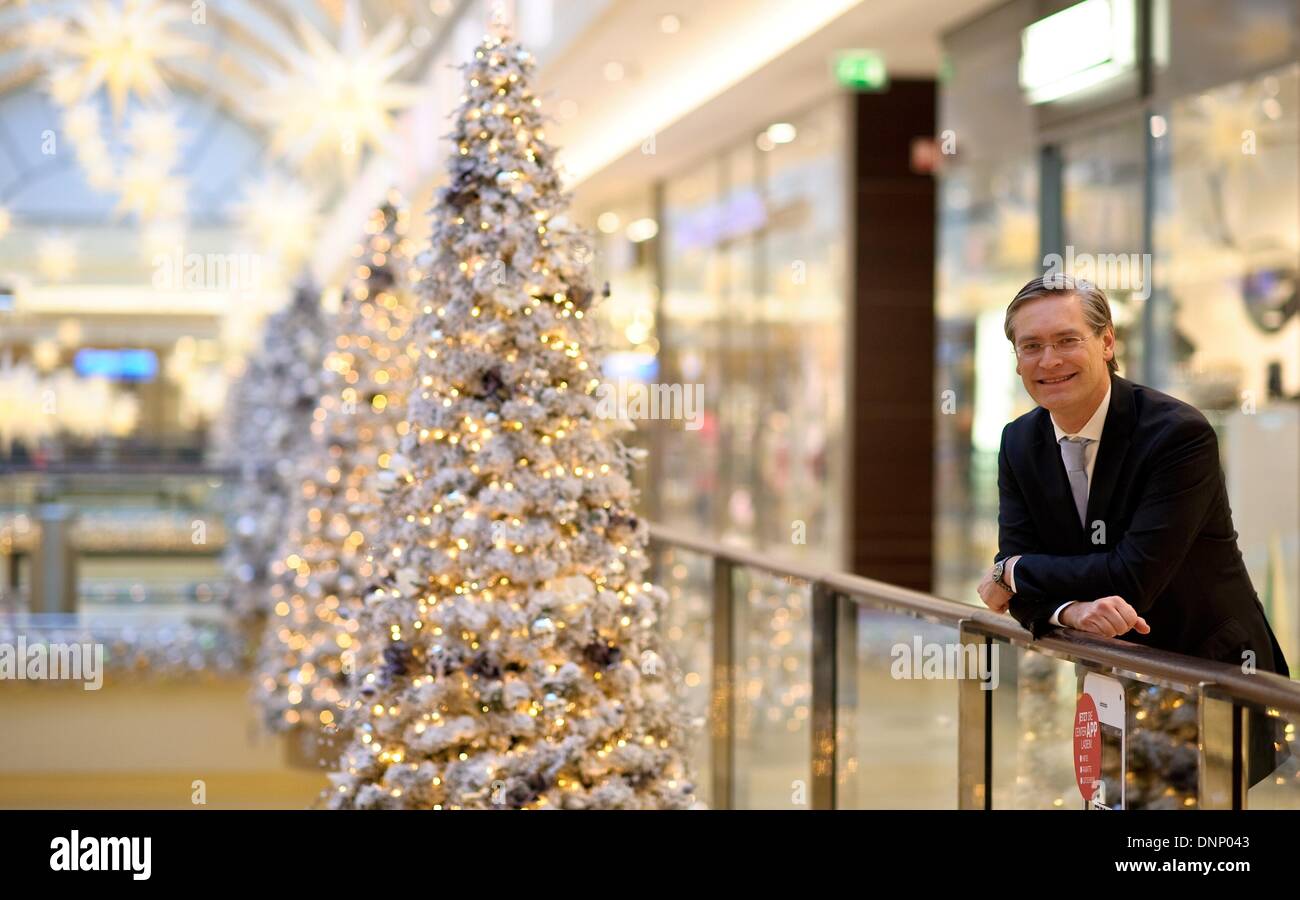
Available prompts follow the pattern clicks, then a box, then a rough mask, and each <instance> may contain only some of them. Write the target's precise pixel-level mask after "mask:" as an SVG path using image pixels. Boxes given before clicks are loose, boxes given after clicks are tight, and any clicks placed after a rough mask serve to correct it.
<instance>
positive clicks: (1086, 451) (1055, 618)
mask: <svg viewBox="0 0 1300 900" xmlns="http://www.w3.org/2000/svg"><path fill="white" fill-rule="evenodd" d="M1109 410H1110V385H1109V383H1108V384H1107V386H1106V396H1105V397H1102V398H1101V403H1100V404H1098V406H1097V409H1096V411H1095V412H1094V413H1093V414H1092V418H1091V419H1089V420H1088V422H1087V424H1086V425H1084V426H1083V427H1082V428H1080V429H1079V430H1078V431H1076V432H1075V433H1074V434H1069V433H1068V432H1066V431H1063V430H1062V429H1061V426H1060V425H1058V424H1056V417H1055V416H1053V417H1052V430H1053V431H1055V432H1056V445H1057V447H1058V448H1060V449H1061V461H1062V462H1064V461H1065V448H1063V447H1061V438H1064V437H1082V438H1089V439H1090V440H1091V443H1089V444H1086V445H1084V448H1083V464H1084V469H1085V470H1086V472H1087V474H1088V491H1089V493H1091V492H1092V470H1093V468H1094V467H1095V466H1096V464H1097V451H1098V449H1100V447H1101V432H1102V430H1103V429H1105V427H1106V413H1107V412H1108V411H1109ZM1019 559H1020V557H1018V556H1017V557H1016V558H1015V559H1013V560H1012V561H1011V563H1010V565H1008V566H1007V571H1006V580H1007V584H1009V585H1011V592H1012V593H1015V590H1016V576H1015V572H1016V560H1019ZM1073 602H1074V601H1073V600H1068V601H1066V602H1065V603H1062V604H1061V605H1060V606H1058V607H1057V608H1056V612H1054V613H1052V619H1051V622H1052V624H1053V625H1060V624H1061V620H1060V615H1061V610H1063V609H1065V608H1066V607H1067V606H1069V605H1070V604H1071V603H1073Z"/></svg>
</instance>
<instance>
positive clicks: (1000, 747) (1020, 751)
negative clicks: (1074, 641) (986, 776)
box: [991, 641, 1199, 809]
mask: <svg viewBox="0 0 1300 900" xmlns="http://www.w3.org/2000/svg"><path fill="white" fill-rule="evenodd" d="M995 645H996V646H998V647H999V658H1000V666H999V668H1000V673H999V674H1000V682H1001V683H1000V684H999V686H998V689H997V690H996V691H995V692H994V695H993V720H992V725H991V727H992V729H993V739H992V744H993V763H992V782H993V783H992V803H993V808H994V809H1082V808H1084V807H1085V805H1086V804H1085V801H1084V799H1083V795H1082V794H1081V792H1080V789H1079V786H1078V782H1077V780H1076V775H1075V759H1074V755H1075V743H1074V740H1075V724H1076V723H1075V719H1076V709H1077V706H1078V701H1079V697H1080V695H1081V694H1082V693H1083V692H1084V688H1085V683H1086V682H1087V679H1088V676H1089V675H1090V674H1092V675H1093V676H1094V677H1102V678H1105V679H1107V680H1106V681H1105V682H1104V683H1103V684H1101V685H1099V686H1097V687H1093V688H1092V689H1091V691H1090V692H1091V693H1093V694H1094V696H1095V697H1098V698H1101V697H1102V696H1103V691H1106V690H1111V689H1113V690H1114V691H1115V697H1116V702H1115V703H1113V704H1111V709H1115V708H1116V706H1122V709H1123V727H1120V724H1119V723H1120V719H1119V714H1118V713H1115V714H1114V715H1108V714H1107V713H1105V712H1104V711H1103V712H1100V713H1099V716H1100V719H1101V721H1100V722H1099V723H1098V725H1099V731H1098V734H1097V739H1098V746H1097V749H1098V751H1099V759H1100V766H1101V775H1102V778H1103V780H1104V782H1105V802H1106V805H1108V806H1112V807H1113V806H1117V805H1119V806H1122V808H1124V809H1195V808H1196V807H1197V789H1198V775H1199V754H1198V746H1197V745H1198V739H1199V738H1198V735H1199V732H1198V723H1197V706H1198V701H1197V697H1196V694H1195V693H1194V692H1192V691H1191V690H1190V689H1188V688H1185V687H1183V686H1178V685H1168V684H1153V683H1149V682H1147V681H1143V680H1137V679H1134V678H1131V677H1128V676H1125V675H1115V674H1103V673H1101V672H1098V671H1097V670H1096V669H1094V668H1090V667H1087V666H1084V665H1082V664H1080V663H1076V662H1073V661H1070V660H1067V659H1059V658H1056V657H1052V656H1048V655H1046V654H1042V653H1038V652H1036V651H1033V650H1027V649H1025V648H1023V647H1015V646H1011V645H1008V644H1007V643H1005V642H1003V641H996V642H995ZM1087 683H1089V684H1091V683H1092V682H1087ZM1108 718H1109V721H1108ZM1121 779H1122V782H1123V783H1122V786H1121V783H1120V782H1121ZM1117 794H1118V795H1119V801H1118V803H1117V802H1116V795H1117Z"/></svg>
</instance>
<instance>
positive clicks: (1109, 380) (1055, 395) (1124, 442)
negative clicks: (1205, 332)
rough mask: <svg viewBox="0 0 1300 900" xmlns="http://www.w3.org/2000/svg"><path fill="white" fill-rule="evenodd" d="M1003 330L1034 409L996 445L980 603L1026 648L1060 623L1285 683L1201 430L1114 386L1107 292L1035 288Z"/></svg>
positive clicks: (1195, 418) (1177, 412)
mask: <svg viewBox="0 0 1300 900" xmlns="http://www.w3.org/2000/svg"><path fill="white" fill-rule="evenodd" d="M1005 330H1006V334H1007V338H1008V339H1009V340H1010V341H1011V342H1012V345H1013V346H1014V348H1015V353H1016V359H1017V363H1016V372H1017V374H1019V375H1020V377H1021V380H1022V381H1023V382H1024V385H1025V389H1026V390H1027V391H1028V392H1029V395H1030V396H1031V397H1033V399H1034V400H1035V401H1036V402H1037V403H1038V407H1039V408H1038V409H1035V410H1033V411H1032V412H1029V413H1026V414H1025V415H1023V416H1021V417H1020V418H1018V419H1016V420H1015V421H1014V422H1011V423H1010V424H1008V425H1007V426H1006V428H1005V429H1004V430H1003V432H1002V448H1001V450H1000V452H999V454H998V491H999V508H998V545H999V553H998V559H997V561H996V562H995V563H994V565H993V567H992V568H991V569H990V570H989V572H988V573H987V574H986V576H985V578H984V580H983V581H982V582H981V584H980V586H979V594H980V597H981V599H983V601H984V603H985V604H986V605H988V606H989V607H990V608H991V609H994V610H996V611H999V612H1001V611H1004V610H1009V611H1010V613H1011V614H1012V615H1013V616H1014V617H1015V618H1016V620H1017V621H1019V622H1020V624H1021V625H1023V626H1024V627H1025V628H1026V629H1028V630H1029V631H1030V632H1031V633H1032V634H1033V635H1034V637H1036V638H1037V637H1040V636H1042V635H1043V634H1044V633H1045V632H1047V631H1048V630H1049V629H1051V628H1052V627H1053V626H1055V625H1063V626H1068V627H1071V628H1076V629H1079V630H1081V631H1088V632H1093V633H1095V634H1100V635H1103V636H1106V637H1118V638H1121V639H1123V640H1127V641H1132V642H1134V643H1136V644H1142V645H1145V646H1149V647H1155V648H1159V649H1163V650H1171V651H1174V652H1177V653H1184V654H1188V655H1190V656H1199V657H1202V658H1204V659H1211V660H1217V661H1219V662H1225V663H1231V664H1232V665H1235V666H1243V668H1244V670H1247V671H1248V670H1249V669H1248V667H1246V665H1245V664H1247V663H1253V666H1254V667H1255V668H1256V669H1259V670H1261V671H1268V672H1277V673H1279V674H1281V675H1288V674H1289V672H1288V669H1287V664H1286V660H1285V659H1284V658H1283V656H1282V649H1281V647H1279V646H1278V642H1277V639H1276V637H1274V635H1273V631H1272V629H1271V628H1270V627H1269V624H1268V621H1267V619H1266V618H1265V616H1264V609H1263V607H1262V606H1261V605H1260V602H1259V599H1258V597H1257V596H1256V594H1255V589H1254V587H1252V585H1251V582H1250V576H1249V574H1248V573H1247V571H1246V566H1245V563H1244V562H1243V560H1242V557H1241V551H1240V550H1239V549H1238V548H1237V532H1236V529H1235V528H1234V527H1233V524H1232V512H1231V510H1230V509H1229V506H1228V492H1227V488H1226V485H1225V482H1224V477H1223V469H1222V467H1221V465H1220V463H1219V447H1218V440H1217V438H1216V436H1215V433H1214V429H1213V428H1212V427H1211V426H1210V424H1209V422H1207V421H1206V419H1205V417H1204V416H1203V415H1202V414H1201V413H1200V412H1199V411H1198V410H1197V409H1196V408H1195V407H1193V406H1190V405H1188V404H1186V403H1183V402H1182V401H1180V400H1176V399H1174V398H1173V397H1170V396H1168V395H1166V394H1162V393H1160V392H1159V391H1155V390H1152V389H1151V388H1148V387H1144V386H1142V385H1139V384H1134V383H1132V382H1130V381H1127V380H1125V379H1123V378H1120V377H1119V375H1117V374H1116V372H1117V368H1118V367H1117V365H1116V362H1115V332H1114V327H1113V324H1112V322H1111V316H1110V305H1109V303H1108V302H1107V300H1106V296H1105V294H1104V293H1102V291H1101V290H1099V289H1098V288H1096V287H1095V286H1093V285H1091V284H1089V283H1088V282H1084V281H1077V282H1076V281H1075V280H1073V279H1070V278H1068V277H1065V276H1060V275H1053V274H1049V275H1045V276H1043V277H1040V278H1036V279H1034V280H1033V281H1031V282H1029V284H1027V285H1025V287H1024V288H1022V289H1021V290H1020V292H1019V293H1018V294H1017V295H1016V297H1015V299H1014V300H1012V302H1011V304H1010V306H1008V307H1007V315H1006V322H1005ZM1252 768H1254V766H1252Z"/></svg>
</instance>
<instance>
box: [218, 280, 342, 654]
mask: <svg viewBox="0 0 1300 900" xmlns="http://www.w3.org/2000/svg"><path fill="white" fill-rule="evenodd" d="M326 335H327V328H326V323H325V319H324V317H323V316H322V315H321V309H320V294H319V293H318V292H317V291H316V290H315V289H314V288H313V287H311V286H310V285H307V284H303V285H300V286H299V287H298V288H296V289H295V291H294V297H293V300H292V302H290V303H289V305H288V306H286V307H285V308H284V309H282V310H279V311H278V312H276V313H273V314H272V315H270V316H268V317H267V320H266V324H265V327H264V330H263V333H262V345H261V348H260V350H259V351H258V352H257V353H254V354H252V355H251V356H250V357H249V359H248V360H247V362H246V368H245V370H244V374H243V376H242V377H241V378H240V379H239V380H238V381H237V382H235V384H234V385H233V386H232V387H231V392H230V396H229V397H228V399H227V401H226V408H225V425H224V428H223V431H224V432H225V434H226V439H225V441H224V450H223V453H222V457H223V460H222V461H223V462H224V463H225V464H227V465H230V466H234V467H236V468H237V469H238V476H237V480H236V482H235V485H234V487H233V489H232V490H231V492H230V494H229V495H228V499H229V503H228V505H227V507H226V513H227V517H228V521H229V522H230V527H229V528H228V529H227V534H228V535H229V537H228V539H227V541H228V542H227V545H226V551H225V558H224V564H225V569H226V573H227V577H228V578H229V582H230V585H231V588H230V605H231V609H232V610H233V612H234V614H235V617H236V619H237V621H238V623H239V625H240V627H241V629H242V630H243V631H244V633H245V635H246V636H247V637H248V638H249V639H250V640H254V639H255V638H256V635H257V634H258V632H259V631H260V629H261V626H262V623H263V622H264V621H265V618H266V615H267V612H268V609H269V603H268V599H269V593H268V590H269V584H268V577H267V576H268V570H269V567H270V563H271V559H272V555H273V552H274V549H275V547H276V545H277V543H278V542H279V540H280V538H281V536H282V535H283V534H284V531H285V519H286V516H287V515H288V512H289V497H290V495H291V493H293V492H296V490H297V486H296V483H295V481H294V478H295V475H296V471H295V466H296V463H297V460H298V459H300V458H301V457H302V455H303V453H304V452H305V450H306V446H307V444H308V441H309V440H310V425H311V421H312V418H311V417H312V410H313V409H314V408H315V406H316V398H317V397H318V396H319V395H320V390H321V375H322V369H321V361H322V359H323V358H324V353H325V342H326V339H327V337H326Z"/></svg>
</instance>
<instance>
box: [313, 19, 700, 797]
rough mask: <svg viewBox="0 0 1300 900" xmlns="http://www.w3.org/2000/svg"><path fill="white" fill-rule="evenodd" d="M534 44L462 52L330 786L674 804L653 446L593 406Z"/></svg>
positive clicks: (584, 330) (355, 793)
mask: <svg viewBox="0 0 1300 900" xmlns="http://www.w3.org/2000/svg"><path fill="white" fill-rule="evenodd" d="M531 68H532V61H531V57H530V56H529V54H528V53H527V52H526V51H524V50H522V49H521V48H520V47H519V46H518V45H517V44H515V43H514V42H512V41H502V40H499V39H497V38H488V39H486V40H485V42H484V43H483V44H481V45H480V47H479V48H478V49H477V50H476V51H475V55H474V59H473V61H472V63H471V64H470V65H469V66H468V72H467V89H466V93H465V95H464V96H463V97H462V100H461V104H460V106H459V108H458V110H457V114H456V117H455V124H454V128H453V133H452V135H451V138H452V141H453V145H452V146H453V152H452V156H451V163H450V180H449V183H448V184H447V185H446V186H445V187H443V188H442V189H441V190H440V191H439V194H438V197H437V201H436V204H435V207H434V209H433V219H434V222H433V237H432V247H431V249H430V251H429V252H430V256H429V258H428V259H427V260H426V261H425V262H424V264H423V265H424V268H425V270H426V271H427V277H426V278H425V279H424V280H423V281H422V282H421V283H420V291H419V294H420V300H421V315H420V320H419V322H418V324H417V327H416V330H415V333H416V334H417V335H418V338H419V342H420V352H421V355H420V361H419V367H418V371H417V377H418V382H417V386H416V388H415V390H414V391H413V393H412V395H411V398H410V403H409V407H408V413H407V418H408V422H409V426H410V430H409V431H408V433H407V434H406V435H405V436H404V438H403V442H402V448H401V452H400V453H399V454H397V455H395V457H394V460H393V466H392V468H393V480H392V485H391V488H390V490H389V492H388V494H387V499H386V504H385V505H386V515H387V516H388V519H387V520H386V523H385V527H384V529H383V532H382V536H381V538H380V540H379V541H378V542H377V544H376V548H377V551H378V553H379V554H382V555H378V556H377V558H376V562H377V564H379V565H380V566H381V567H382V571H381V572H380V576H379V581H378V583H377V585H376V587H375V589H374V590H373V591H371V592H370V593H369V594H368V595H367V597H366V608H365V611H364V612H363V615H362V620H361V621H362V626H361V629H360V635H359V636H360V638H361V642H360V644H361V646H360V649H359V665H360V669H359V678H358V680H357V685H356V695H355V698H354V705H353V707H352V709H351V710H350V712H349V719H348V725H349V726H350V728H351V734H352V737H351V742H350V744H349V745H348V747H347V748H346V749H345V751H344V754H343V758H342V760H341V762H340V768H339V771H337V772H335V773H333V774H332V775H331V776H330V777H331V781H332V782H333V788H332V790H331V791H330V792H329V795H328V802H329V805H330V806H332V807H335V808H344V807H412V808H433V809H460V808H530V809H536V808H547V807H549V808H569V809H573V808H682V807H686V806H689V805H691V804H692V803H693V800H694V797H693V786H692V783H691V780H690V776H689V774H688V773H687V771H686V766H685V763H684V761H683V756H682V726H681V717H680V712H679V698H678V690H677V687H676V685H675V681H674V678H673V675H674V671H675V670H674V668H673V666H672V663H671V661H670V660H669V659H668V658H667V657H666V655H665V652H664V650H663V649H662V647H661V640H660V637H659V634H658V633H657V631H658V621H659V617H660V614H661V611H662V610H663V609H664V607H665V605H666V603H667V596H666V594H665V593H664V591H663V590H662V589H661V588H659V587H657V586H654V585H651V584H649V583H647V582H644V581H643V580H642V579H643V575H644V573H645V569H646V565H647V558H646V551H645V547H646V543H647V539H648V530H647V525H646V523H645V522H644V521H642V520H640V519H638V518H637V516H636V515H635V514H634V513H633V511H632V504H633V502H634V500H635V496H634V493H633V488H632V485H631V482H630V481H629V478H628V475H629V472H630V467H631V466H633V465H635V464H637V463H639V462H640V458H641V455H642V451H635V450H633V449H631V448H628V447H627V446H625V445H624V444H623V442H622V441H620V440H619V439H618V438H617V435H616V432H617V431H618V430H619V429H620V428H624V427H630V426H628V425H626V423H620V422H619V421H618V420H613V419H603V418H600V417H598V415H597V405H596V404H597V400H596V396H595V394H596V392H597V388H598V387H599V385H600V383H601V382H600V380H599V378H598V377H597V362H598V359H597V356H596V354H595V353H594V352H593V351H594V347H593V339H594V331H595V330H594V323H593V321H592V317H591V310H592V307H593V303H594V301H595V300H596V297H595V296H594V294H593V291H592V290H591V289H590V287H589V286H588V282H587V278H586V273H585V272H584V271H583V268H582V265H581V261H582V260H585V259H587V258H588V255H587V245H586V244H585V242H584V239H583V237H582V235H581V234H580V232H578V231H577V230H576V229H575V228H574V227H573V226H571V225H570V224H569V222H568V221H567V218H566V215H565V211H566V209H567V204H568V198H567V197H566V195H565V194H564V193H563V192H562V190H561V186H560V180H559V176H558V174H557V170H556V167H555V158H554V152H553V150H552V148H551V147H550V146H549V145H548V144H547V143H546V142H545V140H544V135H543V122H542V116H541V112H540V110H539V107H540V101H539V100H538V99H537V98H535V97H534V96H533V94H532V92H531V90H530V88H529V75H530V71H531Z"/></svg>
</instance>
